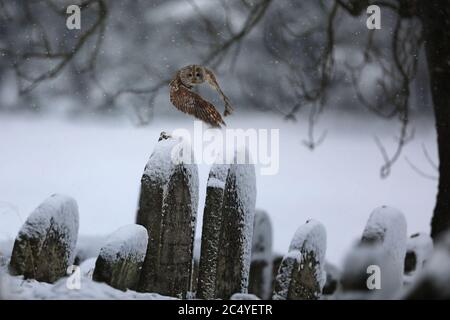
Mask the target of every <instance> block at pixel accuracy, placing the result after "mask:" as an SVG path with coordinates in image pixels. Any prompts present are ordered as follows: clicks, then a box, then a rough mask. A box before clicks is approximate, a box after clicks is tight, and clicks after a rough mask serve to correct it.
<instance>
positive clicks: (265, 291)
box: [248, 210, 272, 299]
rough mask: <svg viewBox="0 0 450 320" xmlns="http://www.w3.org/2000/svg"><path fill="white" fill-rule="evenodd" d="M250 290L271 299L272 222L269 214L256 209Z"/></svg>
mask: <svg viewBox="0 0 450 320" xmlns="http://www.w3.org/2000/svg"><path fill="white" fill-rule="evenodd" d="M252 242H253V243H252V258H251V264H250V278H249V287H248V292H249V293H253V294H255V295H256V296H258V297H261V298H262V299H269V298H270V296H271V293H272V291H271V289H272V224H271V222H270V217H269V215H268V214H267V213H266V212H265V211H262V210H256V214H255V222H254V224H253V241H252Z"/></svg>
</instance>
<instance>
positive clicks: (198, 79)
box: [180, 64, 205, 86]
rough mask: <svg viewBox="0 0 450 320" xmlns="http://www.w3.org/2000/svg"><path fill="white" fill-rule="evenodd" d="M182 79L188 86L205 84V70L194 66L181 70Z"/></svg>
mask: <svg viewBox="0 0 450 320" xmlns="http://www.w3.org/2000/svg"><path fill="white" fill-rule="evenodd" d="M180 79H181V82H183V84H185V85H187V86H193V85H196V84H200V83H203V82H205V70H204V69H203V68H202V67H201V66H198V65H195V64H192V65H190V66H187V67H184V68H182V69H181V70H180Z"/></svg>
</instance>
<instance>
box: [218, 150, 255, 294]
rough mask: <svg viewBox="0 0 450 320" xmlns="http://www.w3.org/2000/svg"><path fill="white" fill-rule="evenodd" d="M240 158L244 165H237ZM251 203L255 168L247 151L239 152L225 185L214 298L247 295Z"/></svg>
mask: <svg viewBox="0 0 450 320" xmlns="http://www.w3.org/2000/svg"><path fill="white" fill-rule="evenodd" d="M244 157H245V158H246V159H247V162H244V161H241V160H242V159H243V158H244ZM255 202H256V176H255V166H254V165H253V164H251V160H250V156H249V153H248V151H247V150H243V149H239V151H237V152H236V153H235V157H234V161H233V164H231V165H230V168H229V171H228V176H227V179H226V182H225V189H224V196H223V209H222V222H221V228H220V236H219V245H218V254H217V269H216V284H215V298H222V299H228V298H230V297H231V295H233V294H234V293H247V288H248V277H249V271H250V255H251V249H252V236H253V221H254V215H255Z"/></svg>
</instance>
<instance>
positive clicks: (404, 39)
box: [0, 0, 450, 238]
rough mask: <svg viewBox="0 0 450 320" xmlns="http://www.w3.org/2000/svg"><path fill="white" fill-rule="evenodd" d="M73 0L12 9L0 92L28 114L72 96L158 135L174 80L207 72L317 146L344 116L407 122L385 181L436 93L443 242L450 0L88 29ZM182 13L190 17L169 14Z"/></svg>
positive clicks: (94, 17)
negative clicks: (176, 75)
mask: <svg viewBox="0 0 450 320" xmlns="http://www.w3.org/2000/svg"><path fill="white" fill-rule="evenodd" d="M72 2H76V1H72V0H71V1H68V0H67V1H66V0H59V1H56V0H54V1H53V0H36V1H26V0H19V1H7V0H0V35H1V38H0V55H1V59H0V79H2V81H1V83H0V88H1V86H2V85H5V84H8V83H11V82H13V80H14V79H15V80H16V81H17V85H16V87H17V88H18V91H19V92H20V94H21V99H20V100H19V101H18V102H17V105H18V107H19V106H23V105H27V104H30V105H33V106H34V105H39V104H40V103H41V102H42V103H48V101H50V100H53V99H55V97H58V96H64V97H72V98H73V100H74V101H75V102H74V104H75V105H78V106H83V108H85V109H87V110H88V112H95V113H101V114H104V113H105V112H108V113H111V112H118V110H121V111H122V112H124V107H127V106H131V108H128V107H127V109H126V110H130V109H131V110H132V112H131V113H132V114H133V117H134V120H135V121H136V122H137V123H138V124H148V123H149V122H150V120H151V115H152V111H153V108H154V106H157V105H158V104H159V103H158V102H159V101H164V103H161V104H162V105H164V104H165V103H166V99H165V98H164V97H167V91H166V90H167V84H168V81H169V80H170V78H171V77H172V74H173V72H174V71H175V70H177V69H178V68H179V67H181V66H182V65H186V64H190V63H201V64H205V65H208V66H210V67H212V68H214V69H215V70H216V71H218V72H219V74H220V77H221V78H225V80H224V82H227V83H229V84H230V87H229V88H227V91H228V92H232V94H231V95H232V96H231V98H232V100H233V101H234V102H235V104H238V105H239V106H253V108H258V109H260V110H270V111H271V112H274V113H277V114H281V115H282V116H284V117H285V118H286V119H291V120H295V119H296V118H297V116H298V115H299V114H301V113H302V112H303V110H306V112H307V119H308V120H307V121H308V133H307V137H306V138H305V139H304V145H305V146H306V147H308V148H309V149H314V148H315V147H317V146H318V145H319V144H320V143H322V142H323V141H324V139H325V138H326V132H322V133H319V134H318V133H317V132H316V124H317V121H318V120H319V117H320V115H321V114H322V112H323V111H324V110H326V109H327V108H330V106H331V105H338V107H339V108H341V109H344V108H351V110H352V111H354V110H356V109H355V106H363V107H364V108H366V109H367V110H369V111H370V112H372V113H374V114H376V115H377V116H380V117H382V118H386V119H398V123H399V125H400V126H399V135H398V139H397V142H398V143H397V146H396V148H395V149H394V150H393V151H388V149H387V148H386V147H385V146H384V145H383V144H382V142H381V141H380V140H378V139H377V140H376V143H377V146H378V148H379V149H380V152H381V155H382V156H383V165H382V167H381V171H380V175H381V177H386V176H388V175H389V173H390V170H391V168H392V166H393V165H394V163H395V162H396V161H397V160H398V159H399V157H400V155H401V154H402V150H403V147H404V146H405V144H406V143H407V142H408V141H409V140H411V139H412V136H413V130H411V129H410V128H409V126H408V125H409V123H410V119H411V113H413V112H416V113H417V112H421V113H426V111H424V109H425V108H423V103H422V105H421V106H420V107H421V108H420V107H418V106H414V103H413V102H412V101H413V100H414V95H417V91H418V90H417V84H418V83H422V84H423V83H426V82H429V88H428V87H427V88H422V89H421V90H422V91H424V92H425V94H426V92H427V90H430V91H431V96H432V100H433V110H434V116H435V121H436V122H435V123H436V132H437V147H438V156H439V167H438V171H439V187H438V194H437V200H436V207H435V210H434V215H433V219H432V230H431V234H432V236H433V238H436V237H437V236H438V235H439V234H440V233H442V231H444V230H448V229H449V228H450V31H449V30H450V1H448V0H428V1H425V0H319V1H317V0H309V1H291V0H279V1H278V0H277V1H275V0H236V1H227V0H216V1H208V2H207V4H203V3H202V5H201V6H200V5H199V4H198V2H196V1H194V0H152V1H147V0H136V1H111V0H84V1H78V4H79V5H80V7H81V9H82V14H83V22H82V23H83V28H82V30H79V31H67V30H62V29H61V26H64V25H65V18H66V17H67V15H66V12H65V8H66V7H67V6H68V5H70V4H74V3H72ZM205 3H206V2H205ZM369 5H378V6H379V7H380V8H381V10H382V16H381V20H382V28H381V30H369V29H368V28H367V27H366V19H367V14H366V10H367V7H368V6H369ZM181 6H188V8H189V9H190V12H191V14H189V15H186V14H185V15H184V16H183V15H181V16H183V17H182V18H178V17H175V18H173V17H170V16H171V13H172V12H174V11H176V10H177V8H180V7H181ZM186 11H187V10H184V12H186ZM422 51H425V55H423V54H421V52H422ZM421 65H422V66H424V65H426V68H422V69H428V74H426V75H424V73H427V72H421V68H420V67H419V66H421ZM368 70H376V72H375V76H374V74H373V72H372V74H371V73H370V72H368ZM11 71H12V74H14V77H12V76H11ZM225 71H226V72H225ZM118 75H120V77H119V76H118ZM417 78H418V80H415V79H417ZM227 79H230V80H231V79H233V81H227ZM236 79H239V80H238V81H236ZM368 79H369V80H370V81H369V84H367V81H368ZM414 81H416V82H414ZM364 83H365V84H364ZM8 88H9V87H8ZM48 97H52V99H49V98H48ZM330 98H332V103H330V100H331V99H330ZM158 99H161V100H158ZM162 99H164V100H162ZM0 103H1V101H0ZM419 104H421V103H419ZM86 106H89V107H86ZM348 106H350V107H348ZM2 107H3V106H2V105H1V104H0V110H1V109H2ZM3 108H4V107H3ZM77 110H78V112H82V110H83V109H82V108H81V107H79V108H77Z"/></svg>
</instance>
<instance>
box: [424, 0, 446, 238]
mask: <svg viewBox="0 0 450 320" xmlns="http://www.w3.org/2000/svg"><path fill="white" fill-rule="evenodd" d="M424 2H425V3H424ZM420 3H421V4H422V6H421V8H420V18H421V20H422V24H423V28H424V33H425V34H424V35H425V49H426V54H427V61H428V68H429V72H430V80H431V81H430V84H431V86H430V87H431V93H432V97H433V104H434V114H435V118H436V131H437V144H438V153H439V187H438V194H437V200H436V207H435V209H434V214H433V219H432V221H431V236H432V237H433V239H435V240H436V238H437V237H438V235H439V234H441V233H442V232H443V231H445V230H448V229H450V32H449V30H450V6H449V3H448V1H440V0H430V1H423V2H420Z"/></svg>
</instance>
